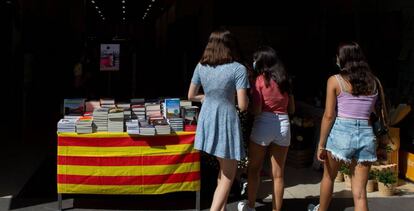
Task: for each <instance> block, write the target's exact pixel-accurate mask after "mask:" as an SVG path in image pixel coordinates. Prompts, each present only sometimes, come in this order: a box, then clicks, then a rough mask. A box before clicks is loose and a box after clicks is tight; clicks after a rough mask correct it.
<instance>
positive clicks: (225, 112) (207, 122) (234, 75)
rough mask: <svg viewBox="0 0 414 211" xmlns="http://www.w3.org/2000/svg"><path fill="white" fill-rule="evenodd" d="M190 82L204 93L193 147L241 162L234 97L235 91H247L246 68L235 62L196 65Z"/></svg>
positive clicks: (240, 132) (240, 133)
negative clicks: (201, 88)
mask: <svg viewBox="0 0 414 211" xmlns="http://www.w3.org/2000/svg"><path fill="white" fill-rule="evenodd" d="M191 82H192V83H193V84H195V85H201V86H202V87H203V90H204V94H205V98H204V102H203V105H202V107H201V111H200V115H199V118H198V123H197V132H196V137H195V146H194V147H195V148H196V149H198V150H201V151H204V152H206V153H209V154H211V155H215V156H217V157H220V158H226V159H234V160H241V159H243V158H244V157H245V151H244V149H243V143H242V131H241V128H240V120H239V117H238V115H237V111H236V107H235V96H236V90H238V89H247V88H249V80H248V77H247V71H246V68H245V67H244V66H243V65H241V64H240V63H237V62H233V63H228V64H223V65H219V66H216V67H211V66H208V65H201V64H198V65H197V67H196V68H195V70H194V74H193V78H192V80H191Z"/></svg>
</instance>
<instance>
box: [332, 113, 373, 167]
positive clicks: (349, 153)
mask: <svg viewBox="0 0 414 211" xmlns="http://www.w3.org/2000/svg"><path fill="white" fill-rule="evenodd" d="M376 148H377V143H376V138H375V135H374V132H373V130H372V126H371V125H370V124H369V122H368V120H360V119H348V118H341V117H337V118H336V120H335V123H334V125H333V126H332V129H331V132H330V133H329V136H328V140H327V143H326V150H328V151H330V152H331V154H332V156H333V157H334V158H335V159H337V160H340V161H344V162H346V163H349V162H351V160H352V159H355V160H356V161H357V162H358V163H362V162H374V161H376V160H377V153H376Z"/></svg>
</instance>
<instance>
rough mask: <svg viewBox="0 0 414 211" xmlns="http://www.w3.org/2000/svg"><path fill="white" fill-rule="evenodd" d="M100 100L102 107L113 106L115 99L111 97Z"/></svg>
mask: <svg viewBox="0 0 414 211" xmlns="http://www.w3.org/2000/svg"><path fill="white" fill-rule="evenodd" d="M100 102H101V107H102V108H115V100H114V99H112V98H102V99H100Z"/></svg>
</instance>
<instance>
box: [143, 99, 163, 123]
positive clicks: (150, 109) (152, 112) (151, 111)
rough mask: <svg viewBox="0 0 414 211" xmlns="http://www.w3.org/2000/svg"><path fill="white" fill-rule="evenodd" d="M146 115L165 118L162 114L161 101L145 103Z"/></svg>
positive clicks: (148, 117)
mask: <svg viewBox="0 0 414 211" xmlns="http://www.w3.org/2000/svg"><path fill="white" fill-rule="evenodd" d="M145 115H146V118H147V119H151V118H153V119H159V118H163V117H162V114H161V104H159V103H145Z"/></svg>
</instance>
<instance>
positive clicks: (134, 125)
mask: <svg viewBox="0 0 414 211" xmlns="http://www.w3.org/2000/svg"><path fill="white" fill-rule="evenodd" d="M126 128H127V133H128V134H133V135H135V134H139V123H138V119H130V120H127V121H126Z"/></svg>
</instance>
